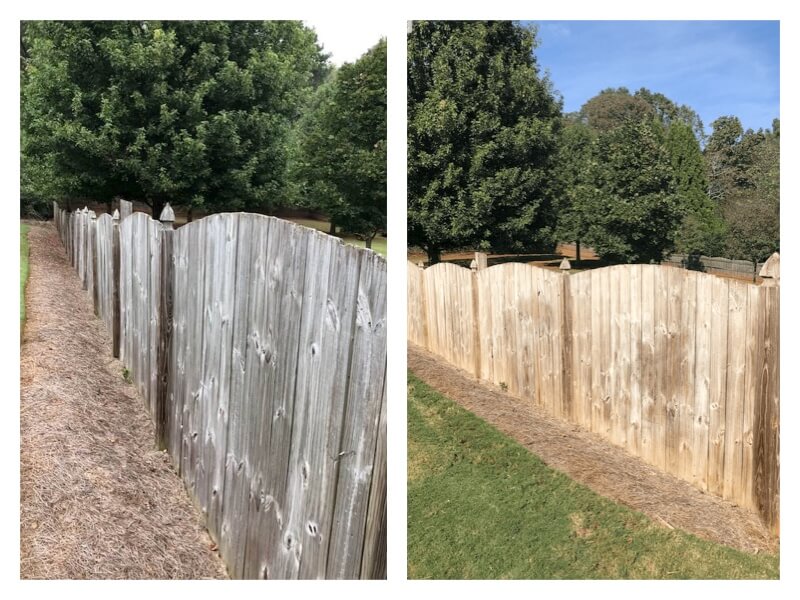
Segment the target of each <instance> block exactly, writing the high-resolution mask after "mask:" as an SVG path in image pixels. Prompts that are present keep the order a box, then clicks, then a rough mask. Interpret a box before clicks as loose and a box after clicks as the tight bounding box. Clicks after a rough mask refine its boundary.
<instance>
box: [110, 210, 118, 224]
mask: <svg viewBox="0 0 800 600" xmlns="http://www.w3.org/2000/svg"><path fill="white" fill-rule="evenodd" d="M111 218H112V219H113V220H115V221H119V210H118V209H116V208H115V209H114V214H113V215H111Z"/></svg>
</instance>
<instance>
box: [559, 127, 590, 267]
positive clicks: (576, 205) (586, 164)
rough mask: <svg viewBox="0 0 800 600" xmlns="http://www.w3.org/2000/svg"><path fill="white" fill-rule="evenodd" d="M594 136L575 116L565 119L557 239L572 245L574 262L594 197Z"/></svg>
mask: <svg viewBox="0 0 800 600" xmlns="http://www.w3.org/2000/svg"><path fill="white" fill-rule="evenodd" d="M596 144H597V134H596V133H595V132H594V130H593V129H592V128H591V127H589V126H588V125H586V124H585V123H583V122H582V121H581V119H580V118H579V117H578V116H577V115H573V116H567V117H565V124H564V127H563V129H562V130H561V135H560V139H559V146H558V155H557V161H556V164H557V167H556V171H555V173H556V177H555V178H556V181H557V183H558V194H557V201H556V212H557V214H558V226H557V231H556V235H557V237H558V239H559V240H561V241H565V242H566V241H572V242H575V246H576V259H577V260H580V258H581V242H583V241H585V240H586V239H587V235H588V234H589V230H590V226H591V225H592V223H593V222H594V220H595V218H596V216H595V214H594V210H595V208H596V207H595V202H594V198H595V196H596V194H597V187H596V185H595V180H594V177H595V174H596V169H595V168H594V164H593V163H594V160H595V152H596Z"/></svg>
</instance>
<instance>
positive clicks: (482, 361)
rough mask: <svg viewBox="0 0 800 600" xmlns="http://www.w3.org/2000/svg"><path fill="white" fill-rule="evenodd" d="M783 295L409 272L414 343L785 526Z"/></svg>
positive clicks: (613, 272)
mask: <svg viewBox="0 0 800 600" xmlns="http://www.w3.org/2000/svg"><path fill="white" fill-rule="evenodd" d="M779 290H780V287H779V286H755V285H751V284H747V283H744V282H739V281H736V280H730V279H722V278H718V277H714V276H711V275H706V274H703V273H698V272H695V271H685V270H679V269H674V268H670V267H662V266H658V265H621V266H614V267H606V268H601V269H594V270H592V271H584V272H580V273H576V274H568V273H563V272H555V271H551V270H547V269H542V268H538V267H535V266H531V265H526V264H521V263H507V264H502V265H496V266H493V267H490V268H488V269H481V270H477V271H470V270H469V269H465V268H463V267H459V266H456V265H452V264H446V263H441V264H437V265H434V266H433V267H431V268H428V269H424V270H423V269H421V268H419V267H417V266H415V265H413V264H411V263H409V264H408V337H409V340H410V341H412V342H414V343H415V344H418V345H420V346H422V347H424V348H426V349H428V350H429V351H431V352H433V353H435V354H438V355H439V356H441V357H443V358H444V359H445V360H447V361H448V362H450V363H451V364H453V365H455V366H457V367H460V368H461V369H463V370H465V371H467V372H469V373H471V374H472V375H474V376H475V377H477V378H480V379H483V380H485V381H488V382H491V383H494V384H496V385H499V386H500V387H502V388H504V389H507V390H508V391H509V392H510V393H512V394H514V395H516V396H518V397H520V398H523V399H526V400H528V401H530V402H532V403H534V404H536V405H538V406H541V407H543V408H544V409H546V410H547V411H548V412H549V413H551V414H553V415H555V416H557V417H560V418H563V419H566V420H569V421H571V422H574V423H577V424H578V425H581V426H583V427H585V428H587V429H590V430H591V431H594V432H596V433H598V434H600V435H602V436H604V437H605V438H606V439H608V440H610V441H611V442H613V443H614V444H617V445H619V446H622V447H624V448H626V449H627V450H628V451H629V452H631V453H633V454H634V455H637V456H640V457H641V458H643V459H644V460H645V461H647V462H649V463H650V464H653V465H655V466H657V467H659V468H661V469H663V470H665V471H667V472H669V473H672V474H674V475H676V476H678V477H681V478H682V479H685V480H687V481H690V482H691V483H693V484H694V485H695V486H697V487H699V488H700V489H702V490H704V491H708V492H710V493H713V494H716V495H718V496H722V497H723V498H726V499H729V500H731V501H733V502H735V503H737V504H740V505H742V506H745V507H747V508H750V509H751V510H754V511H756V512H757V513H759V514H760V515H761V516H762V518H763V519H764V520H765V522H767V523H768V524H769V525H770V526H771V527H773V528H774V529H775V530H777V529H778V501H779V481H778V476H779V460H778V454H779V450H778V428H779V383H778V379H779V343H780V342H779V302H780V293H779Z"/></svg>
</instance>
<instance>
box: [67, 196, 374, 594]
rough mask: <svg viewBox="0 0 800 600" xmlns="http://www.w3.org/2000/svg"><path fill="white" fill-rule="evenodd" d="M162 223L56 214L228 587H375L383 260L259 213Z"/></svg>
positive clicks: (138, 218) (136, 215)
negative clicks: (332, 583) (352, 583)
mask: <svg viewBox="0 0 800 600" xmlns="http://www.w3.org/2000/svg"><path fill="white" fill-rule="evenodd" d="M169 212H170V213H171V209H170V211H169ZM165 213H167V211H166V210H165ZM162 219H163V220H164V221H166V222H164V223H160V222H158V221H153V220H152V219H150V218H149V217H148V216H147V215H145V214H143V213H134V214H133V215H131V216H130V217H128V218H125V219H122V220H120V221H117V220H116V219H114V218H111V217H108V216H107V215H105V216H102V217H100V218H99V219H91V217H90V216H89V214H88V212H84V211H77V212H76V213H73V214H72V215H67V214H66V213H65V212H64V211H61V210H60V209H58V207H56V208H55V223H56V226H57V227H58V230H59V234H60V235H61V239H62V240H63V241H64V243H65V245H66V247H67V250H68V253H69V255H70V257H72V256H76V257H78V258H77V261H78V262H76V263H74V264H76V267H78V270H79V273H81V278H82V281H88V279H87V277H88V273H89V272H92V273H94V272H96V277H94V278H93V279H92V280H91V281H92V282H93V288H89V289H96V290H97V292H96V295H95V296H94V297H95V302H96V304H95V305H96V307H97V312H98V315H99V316H100V317H101V318H102V319H103V321H104V322H105V323H106V325H107V326H109V324H110V327H111V331H113V330H114V325H115V323H118V326H119V352H120V357H121V360H122V361H123V364H124V365H125V367H126V368H127V369H128V370H129V371H130V375H131V377H132V380H133V381H134V383H135V385H136V387H137V389H138V390H139V392H140V393H141V394H142V396H143V398H144V399H145V403H146V405H147V407H148V409H149V410H150V413H151V415H152V417H153V420H154V422H155V424H156V435H157V437H158V439H159V443H160V444H162V445H163V446H164V447H166V448H167V449H168V451H169V453H170V456H171V457H172V460H173V462H174V464H175V467H176V469H177V470H178V472H179V473H180V475H181V477H182V478H183V480H184V482H185V484H186V487H187V489H188V490H189V491H190V493H191V495H192V497H193V498H194V499H195V500H196V502H197V504H198V505H199V507H200V509H201V510H202V511H203V514H204V515H205V517H206V521H207V526H208V529H209V532H210V533H211V535H212V537H213V538H214V539H215V540H216V541H217V542H218V544H219V548H220V553H221V555H222V557H223V558H224V560H225V561H226V564H227V565H228V569H229V573H230V575H231V576H232V577H237V578H242V577H244V578H270V579H277V578H323V577H326V578H358V577H361V578H383V577H385V576H386V381H385V374H386V263H385V261H384V260H383V259H382V258H381V257H379V256H378V255H376V254H374V253H372V252H370V251H366V250H362V249H358V248H354V247H352V246H346V245H344V244H342V243H341V241H340V240H338V239H337V238H333V237H330V236H327V235H325V234H322V233H320V232H317V231H314V230H311V229H307V228H304V227H299V226H297V225H295V224H293V223H289V222H286V221H282V220H279V219H276V218H273V217H265V216H261V215H254V214H246V213H233V214H231V213H226V214H219V215H212V216H210V217H207V218H205V219H202V220H200V221H195V222H193V223H191V224H189V225H186V226H184V227H181V228H180V229H178V230H176V231H173V230H172V223H171V222H170V221H171V219H172V217H169V216H168V217H166V218H164V217H163V216H162ZM90 240H91V241H90ZM115 240H116V241H115ZM83 257H87V258H85V259H84V258H83ZM115 257H118V258H117V266H116V267H115ZM81 261H84V262H85V263H86V264H89V263H91V264H94V265H96V267H94V270H93V271H92V270H91V269H89V271H87V270H86V269H85V268H84V270H83V271H81V270H80V267H79V266H78V265H79V264H81ZM115 282H118V283H115ZM87 285H88V284H87ZM117 285H118V294H116V293H115V290H116V289H117ZM115 315H118V317H116V316H115Z"/></svg>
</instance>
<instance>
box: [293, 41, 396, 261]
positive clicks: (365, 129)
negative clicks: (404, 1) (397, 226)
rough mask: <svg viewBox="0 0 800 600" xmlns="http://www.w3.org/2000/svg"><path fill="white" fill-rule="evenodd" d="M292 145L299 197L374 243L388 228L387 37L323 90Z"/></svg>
mask: <svg viewBox="0 0 800 600" xmlns="http://www.w3.org/2000/svg"><path fill="white" fill-rule="evenodd" d="M292 147H293V150H292V155H293V156H292V166H291V169H290V171H291V174H292V178H293V179H296V180H297V189H296V190H295V194H296V195H297V196H298V199H299V201H300V202H301V203H303V204H305V205H306V206H309V207H312V208H315V209H319V210H322V211H323V212H325V213H326V214H327V215H328V216H329V217H330V219H331V221H332V222H333V223H335V224H336V225H338V226H340V227H342V228H344V229H345V230H347V231H348V232H350V233H355V234H357V235H360V236H362V237H363V238H364V239H365V240H366V242H367V246H368V247H369V245H370V243H371V240H372V238H373V237H374V236H375V235H376V234H377V233H378V232H380V231H385V230H386V40H381V41H380V42H379V43H378V44H377V45H375V46H374V47H373V48H371V49H370V50H369V51H368V52H366V53H365V54H364V55H363V56H362V57H361V58H359V59H358V60H357V61H356V62H355V63H352V64H350V63H346V64H344V65H343V66H342V67H341V69H339V71H338V72H337V73H335V74H334V75H333V77H332V78H331V80H330V81H328V82H327V83H325V84H323V85H322V86H321V87H320V88H319V89H318V90H317V92H316V94H315V96H314V98H313V99H312V101H311V104H310V106H309V109H308V111H307V113H306V115H305V116H304V117H303V118H302V119H301V120H300V121H299V122H298V126H297V127H296V129H295V132H294V140H293V144H292Z"/></svg>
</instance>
